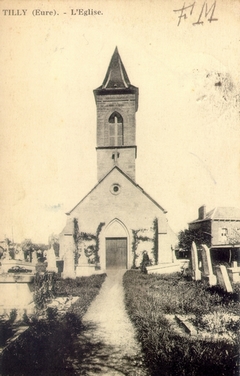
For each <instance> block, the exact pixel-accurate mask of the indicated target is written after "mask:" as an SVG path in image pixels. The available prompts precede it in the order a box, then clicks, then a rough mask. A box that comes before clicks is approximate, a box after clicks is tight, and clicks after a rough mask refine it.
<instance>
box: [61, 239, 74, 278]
mask: <svg viewBox="0 0 240 376" xmlns="http://www.w3.org/2000/svg"><path fill="white" fill-rule="evenodd" d="M73 249H75V244H74V239H73V235H72V234H65V235H64V254H63V272H62V278H74V279H75V278H76V274H75V265H74V253H73Z"/></svg>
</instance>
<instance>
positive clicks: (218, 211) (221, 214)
mask: <svg viewBox="0 0 240 376" xmlns="http://www.w3.org/2000/svg"><path fill="white" fill-rule="evenodd" d="M208 220H239V221H240V209H239V208H235V207H216V208H214V209H212V210H211V211H209V212H208V213H207V214H206V216H205V217H204V218H203V219H195V220H194V221H192V222H190V223H196V222H203V221H208Z"/></svg>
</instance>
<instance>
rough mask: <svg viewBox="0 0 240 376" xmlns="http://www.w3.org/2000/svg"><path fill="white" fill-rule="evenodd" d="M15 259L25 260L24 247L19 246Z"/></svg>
mask: <svg viewBox="0 0 240 376" xmlns="http://www.w3.org/2000/svg"><path fill="white" fill-rule="evenodd" d="M15 260H20V261H24V253H23V250H22V247H17V249H16V252H15Z"/></svg>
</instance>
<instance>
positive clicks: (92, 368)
mask: <svg viewBox="0 0 240 376" xmlns="http://www.w3.org/2000/svg"><path fill="white" fill-rule="evenodd" d="M124 273H125V270H111V271H108V272H107V277H106V280H105V282H104V283H103V285H102V288H101V290H100V293H99V295H98V296H97V297H96V299H95V300H94V301H93V302H92V304H91V306H90V307H89V309H88V311H87V313H86V314H85V316H84V317H83V324H84V326H85V328H86V329H85V330H84V331H83V333H82V334H81V336H80V337H79V340H80V342H81V346H82V351H83V352H84V357H83V359H84V360H83V362H81V367H80V368H81V369H79V365H78V367H76V368H77V369H78V371H79V372H80V373H79V374H81V375H88V376H92V375H112V376H114V375H129V376H130V375H131V376H148V373H147V371H146V369H145V367H144V364H143V356H142V353H141V348H140V345H139V344H138V343H137V341H136V339H135V331H134V328H133V325H132V323H131V322H130V320H129V318H128V315H127V312H126V310H125V306H124V291H123V286H122V277H123V274H124ZM81 355H82V354H81Z"/></svg>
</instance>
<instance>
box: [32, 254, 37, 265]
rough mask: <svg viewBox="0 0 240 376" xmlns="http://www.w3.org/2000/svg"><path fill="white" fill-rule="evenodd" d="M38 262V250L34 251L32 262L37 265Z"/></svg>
mask: <svg viewBox="0 0 240 376" xmlns="http://www.w3.org/2000/svg"><path fill="white" fill-rule="evenodd" d="M36 263H37V252H36V251H33V252H32V264H34V265H36Z"/></svg>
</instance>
